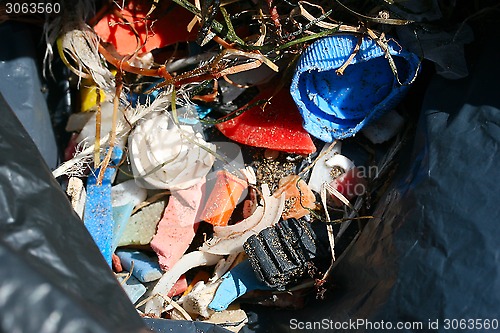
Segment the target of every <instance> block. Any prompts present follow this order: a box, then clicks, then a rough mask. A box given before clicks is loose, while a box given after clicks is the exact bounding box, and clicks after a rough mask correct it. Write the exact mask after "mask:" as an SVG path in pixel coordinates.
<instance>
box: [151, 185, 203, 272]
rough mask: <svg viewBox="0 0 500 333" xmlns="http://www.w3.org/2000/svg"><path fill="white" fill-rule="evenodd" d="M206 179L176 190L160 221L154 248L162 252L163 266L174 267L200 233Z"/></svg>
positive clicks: (161, 264) (159, 256) (167, 268)
mask: <svg viewBox="0 0 500 333" xmlns="http://www.w3.org/2000/svg"><path fill="white" fill-rule="evenodd" d="M204 186H205V181H204V180H202V181H200V182H199V183H197V184H195V185H193V186H192V187H190V188H188V189H185V190H177V191H172V195H171V196H170V199H169V201H168V205H167V208H166V209H165V212H164V213H163V217H162V219H161V220H160V223H159V224H158V229H157V231H156V234H155V236H154V237H153V239H152V240H151V248H152V249H153V250H154V251H155V252H156V254H157V255H158V259H159V263H160V266H161V267H162V268H163V269H164V270H169V269H171V268H172V267H173V266H174V265H175V263H176V262H177V261H178V260H179V259H180V258H181V257H182V255H183V254H184V252H186V250H187V249H188V247H189V245H190V244H191V241H192V240H193V238H194V236H195V235H196V230H197V229H198V223H199V219H198V217H199V214H200V213H199V210H200V205H201V201H202V198H203V195H204Z"/></svg>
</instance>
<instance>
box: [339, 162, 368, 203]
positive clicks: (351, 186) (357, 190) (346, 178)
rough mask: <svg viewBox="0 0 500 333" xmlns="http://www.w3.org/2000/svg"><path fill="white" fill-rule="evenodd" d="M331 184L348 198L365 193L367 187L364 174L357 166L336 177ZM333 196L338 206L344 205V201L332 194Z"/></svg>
mask: <svg viewBox="0 0 500 333" xmlns="http://www.w3.org/2000/svg"><path fill="white" fill-rule="evenodd" d="M331 185H332V187H333V188H335V189H336V190H337V191H339V192H340V193H342V194H343V195H344V197H346V198H347V199H348V200H351V199H353V198H355V197H357V196H359V195H363V194H365V192H366V189H367V183H366V179H365V178H364V174H363V172H362V171H361V170H359V169H358V168H357V167H355V168H352V169H351V170H349V171H347V172H346V173H344V174H343V175H341V176H340V177H338V178H336V179H335V180H334V181H333V182H332V183H331ZM332 198H333V201H334V202H335V205H336V206H338V207H340V206H342V202H341V201H340V200H339V199H338V198H337V197H335V196H333V195H332Z"/></svg>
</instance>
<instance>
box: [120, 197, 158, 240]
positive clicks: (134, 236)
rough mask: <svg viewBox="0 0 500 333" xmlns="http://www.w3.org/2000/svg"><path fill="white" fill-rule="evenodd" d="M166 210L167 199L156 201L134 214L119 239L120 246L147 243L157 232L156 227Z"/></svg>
mask: <svg viewBox="0 0 500 333" xmlns="http://www.w3.org/2000/svg"><path fill="white" fill-rule="evenodd" d="M164 211H165V201H163V200H161V201H157V202H154V203H152V204H150V205H148V206H146V207H144V208H142V209H141V210H140V211H138V212H137V213H135V214H133V215H132V216H131V217H130V219H129V221H128V223H127V225H126V227H125V229H124V230H123V233H122V235H121V237H120V240H119V241H118V246H126V245H146V244H149V243H150V242H151V240H152V239H153V236H154V235H155V234H156V228H157V226H158V223H159V222H160V220H161V217H162V214H163V212H164Z"/></svg>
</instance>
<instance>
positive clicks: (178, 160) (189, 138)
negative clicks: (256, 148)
mask: <svg viewBox="0 0 500 333" xmlns="http://www.w3.org/2000/svg"><path fill="white" fill-rule="evenodd" d="M128 142H129V152H130V158H131V165H132V171H133V173H134V177H135V178H136V180H137V181H139V182H141V184H142V185H143V186H145V187H147V188H157V189H170V190H175V189H186V188H189V187H191V186H193V185H194V184H196V183H198V182H199V181H200V180H201V179H202V178H203V177H205V176H206V175H207V173H208V172H209V171H210V168H211V167H212V165H213V164H214V161H215V157H214V155H213V154H211V153H210V152H209V151H215V145H213V144H211V143H207V142H205V140H204V139H203V137H202V135H201V134H200V133H196V132H195V131H194V130H193V128H192V127H191V126H188V125H179V126H177V125H176V124H175V123H174V121H173V119H172V118H171V115H170V114H168V113H166V112H160V113H157V114H153V115H151V116H149V117H148V118H147V119H144V120H143V121H142V122H140V123H139V125H138V126H137V127H136V128H135V129H134V130H133V131H132V132H131V133H130V136H129V140H128Z"/></svg>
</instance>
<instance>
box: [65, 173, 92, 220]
mask: <svg viewBox="0 0 500 333" xmlns="http://www.w3.org/2000/svg"><path fill="white" fill-rule="evenodd" d="M66 193H67V194H68V196H69V197H70V199H71V207H73V209H74V210H75V212H76V214H78V216H79V217H80V218H81V219H83V211H84V209H85V200H86V198H87V192H86V191H85V187H84V185H83V181H82V180H81V179H80V178H77V177H70V178H69V180H68V188H67V189H66Z"/></svg>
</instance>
